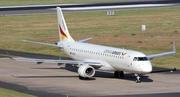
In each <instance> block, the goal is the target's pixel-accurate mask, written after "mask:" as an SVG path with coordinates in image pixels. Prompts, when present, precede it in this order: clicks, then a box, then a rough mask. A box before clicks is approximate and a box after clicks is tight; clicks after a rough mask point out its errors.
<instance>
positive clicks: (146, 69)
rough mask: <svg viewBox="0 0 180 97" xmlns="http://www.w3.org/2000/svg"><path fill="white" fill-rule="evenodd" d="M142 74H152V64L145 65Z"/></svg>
mask: <svg viewBox="0 0 180 97" xmlns="http://www.w3.org/2000/svg"><path fill="white" fill-rule="evenodd" d="M141 71H142V73H150V72H151V71H152V65H151V63H150V62H147V63H145V64H143V66H142V68H141Z"/></svg>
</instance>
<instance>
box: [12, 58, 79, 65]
mask: <svg viewBox="0 0 180 97" xmlns="http://www.w3.org/2000/svg"><path fill="white" fill-rule="evenodd" d="M14 60H15V61H25V62H37V63H68V64H79V62H78V61H75V60H53V59H33V58H14Z"/></svg>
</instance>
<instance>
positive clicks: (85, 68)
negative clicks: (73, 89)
mask: <svg viewBox="0 0 180 97" xmlns="http://www.w3.org/2000/svg"><path fill="white" fill-rule="evenodd" d="M78 73H79V75H80V76H81V77H85V78H90V77H92V76H94V74H95V69H94V68H93V67H92V66H89V65H82V66H80V67H79V68H78Z"/></svg>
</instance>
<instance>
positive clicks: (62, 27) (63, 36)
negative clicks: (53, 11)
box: [57, 7, 74, 42]
mask: <svg viewBox="0 0 180 97" xmlns="http://www.w3.org/2000/svg"><path fill="white" fill-rule="evenodd" d="M57 18H58V28H59V38H60V41H66V42H74V39H73V38H72V37H71V36H70V34H69V31H68V28H67V25H66V22H65V19H64V16H63V13H62V11H61V8H59V7H57Z"/></svg>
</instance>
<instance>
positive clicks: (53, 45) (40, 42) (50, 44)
mask: <svg viewBox="0 0 180 97" xmlns="http://www.w3.org/2000/svg"><path fill="white" fill-rule="evenodd" d="M22 41H24V42H30V43H34V44H41V45H47V46H54V47H60V46H58V45H55V44H49V43H43V42H35V41H30V40H22Z"/></svg>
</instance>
